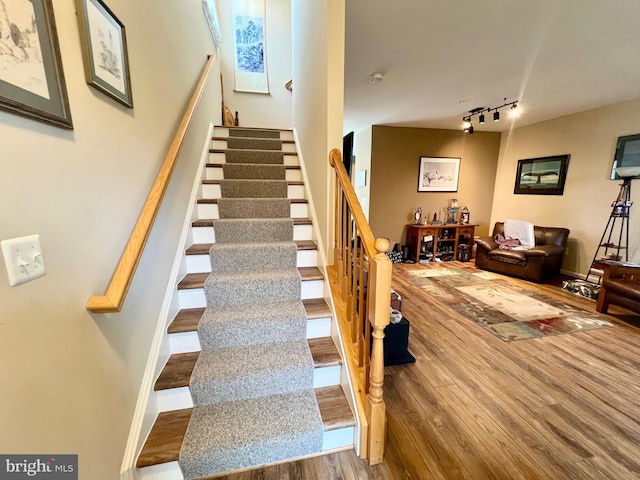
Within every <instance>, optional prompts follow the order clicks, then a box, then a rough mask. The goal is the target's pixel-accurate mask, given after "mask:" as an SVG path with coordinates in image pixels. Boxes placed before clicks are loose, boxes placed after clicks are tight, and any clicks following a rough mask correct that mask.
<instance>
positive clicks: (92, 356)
mask: <svg viewBox="0 0 640 480" xmlns="http://www.w3.org/2000/svg"><path fill="white" fill-rule="evenodd" d="M52 3H53V4H54V11H55V17H56V24H57V30H58V35H59V40H60V49H61V55H62V64H63V67H64V73H65V76H66V80H67V88H68V92H69V100H70V105H71V112H72V115H73V121H74V125H75V129H74V130H73V131H65V130H62V129H60V128H56V127H53V126H49V125H47V124H44V123H41V122H36V121H33V120H30V119H26V118H23V117H20V116H16V115H13V114H10V113H7V112H4V111H2V112H0V139H1V148H0V165H1V168H2V174H0V218H1V219H2V220H1V221H0V239H7V238H13V237H19V236H22V235H27V234H33V233H38V234H40V235H41V242H42V248H43V252H44V259H45V262H46V267H47V270H48V273H47V275H46V276H45V277H43V278H40V279H37V280H35V281H33V282H30V283H27V284H24V285H21V286H18V287H15V288H11V287H9V284H8V280H7V275H6V272H5V269H4V263H3V262H2V264H1V265H0V305H1V308H0V384H1V385H2V393H1V394H0V425H1V426H2V433H1V434H0V451H2V452H5V453H20V452H22V453H34V454H35V453H47V454H51V453H77V454H79V461H80V472H81V478H91V479H97V480H100V479H105V480H107V479H108V480H112V479H114V478H118V472H119V469H120V464H121V462H122V456H123V451H124V448H125V442H126V440H127V434H128V431H129V427H130V424H131V416H132V414H133V411H134V407H135V402H136V399H137V397H138V390H139V388H140V380H141V376H142V373H143V371H144V367H145V363H146V360H147V355H148V351H149V346H150V343H151V337H152V334H153V330H154V327H155V324H156V322H157V321H158V313H159V310H160V307H161V303H162V297H163V296H164V292H165V290H166V288H167V279H168V275H169V272H170V268H171V262H172V261H173V258H174V256H175V253H176V247H177V243H178V238H179V235H180V229H181V227H182V224H183V221H184V212H185V209H186V205H187V201H188V198H189V195H190V193H191V187H192V182H193V179H194V176H195V172H196V167H197V165H198V162H199V159H200V153H201V150H202V146H203V145H204V143H205V141H206V138H205V137H206V128H207V126H208V124H209V119H210V118H211V116H214V114H215V116H214V120H217V119H218V118H219V117H218V112H219V105H220V100H221V99H220V93H219V83H218V82H214V83H213V85H212V88H210V89H209V90H208V91H207V93H206V94H205V96H204V98H203V102H204V103H203V105H202V107H201V109H200V110H199V112H198V115H197V117H196V119H195V121H194V125H193V127H192V129H191V131H190V134H189V136H188V138H187V143H186V145H185V147H184V149H183V152H182V156H181V159H180V162H179V163H178V165H177V166H176V169H175V171H174V175H173V181H172V183H171V185H170V187H169V190H168V191H167V194H166V198H169V199H171V202H169V203H167V204H166V205H164V206H163V207H162V209H161V211H160V212H159V214H158V217H157V220H156V226H155V228H154V230H153V232H152V233H151V236H150V238H149V240H148V244H147V249H146V252H145V254H144V256H143V258H142V260H141V262H140V265H139V268H138V272H139V273H138V275H137V276H136V278H135V279H134V281H133V284H132V285H131V289H130V293H129V296H128V298H127V301H126V303H125V306H124V309H123V311H122V313H120V314H109V315H91V314H89V313H88V312H87V311H86V310H85V303H86V301H87V299H88V298H89V297H90V296H91V295H93V294H101V293H103V292H104V290H105V288H106V286H107V284H108V282H109V280H110V278H111V276H112V274H113V271H114V269H115V266H116V263H117V261H118V258H119V257H120V254H121V253H122V251H123V249H124V246H125V244H126V242H127V239H128V236H129V234H130V232H131V230H132V228H133V225H134V224H135V222H136V219H137V217H138V215H139V213H140V209H141V207H142V205H143V203H144V200H145V198H146V195H147V194H148V192H149V188H150V186H151V184H152V182H153V180H154V178H155V175H156V174H157V172H158V169H159V167H160V164H161V162H162V160H163V158H164V155H165V153H166V150H167V147H168V145H169V143H170V140H171V137H172V135H173V133H174V132H175V129H176V127H177V125H178V123H179V121H180V118H181V116H182V113H183V111H184V108H185V107H186V104H187V102H188V99H189V97H190V95H191V93H192V91H193V88H194V86H195V83H196V81H197V79H198V77H199V75H200V72H201V70H202V68H203V66H204V63H205V60H206V54H207V53H209V52H210V51H212V50H213V45H212V42H211V39H210V35H209V33H208V31H207V30H206V23H205V21H204V18H203V15H202V5H201V2H200V0H189V1H181V2H154V1H151V0H138V1H135V2H131V1H128V0H110V1H109V2H108V4H109V7H110V8H111V9H112V10H113V11H114V12H115V14H116V15H117V16H118V17H119V19H120V20H121V21H122V22H123V23H124V25H125V26H126V32H127V39H128V46H129V61H130V68H131V81H132V91H133V101H134V105H135V108H134V109H128V108H126V107H123V106H121V105H120V104H118V103H116V102H115V101H113V100H111V99H110V98H108V97H106V96H105V95H104V94H102V93H100V92H99V91H97V90H95V89H93V88H92V87H90V86H88V85H87V84H86V83H85V79H84V72H83V63H82V62H83V60H82V54H81V49H80V37H79V32H78V25H77V21H76V13H75V5H74V1H73V0H55V1H54V2H52ZM215 75H216V72H215V69H214V73H213V76H214V78H215ZM216 87H217V88H218V90H217V91H216Z"/></svg>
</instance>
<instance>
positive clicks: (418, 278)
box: [406, 266, 613, 342]
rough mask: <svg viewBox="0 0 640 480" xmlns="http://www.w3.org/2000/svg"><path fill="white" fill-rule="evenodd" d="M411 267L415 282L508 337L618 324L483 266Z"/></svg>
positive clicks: (548, 333) (528, 336)
mask: <svg viewBox="0 0 640 480" xmlns="http://www.w3.org/2000/svg"><path fill="white" fill-rule="evenodd" d="M406 273H407V275H408V278H407V280H408V281H409V282H410V283H412V284H414V285H416V286H418V287H419V288H421V289H422V290H424V291H425V292H426V293H428V294H429V295H431V296H433V297H434V298H436V299H438V300H440V301H441V302H444V303H445V304H447V305H448V306H449V307H450V308H452V309H454V310H455V311H457V312H458V313H460V314H461V315H462V316H464V317H466V318H468V319H470V320H473V321H474V322H476V323H477V324H479V325H481V326H482V327H484V328H486V329H487V330H489V331H490V332H491V333H493V334H494V335H496V336H497V337H499V338H501V339H502V340H504V341H505V342H509V341H512V340H524V339H528V338H539V337H544V336H548V335H558V334H563V333H575V332H581V331H586V330H595V329H599V328H605V327H611V326H613V324H612V323H610V322H608V321H606V320H603V319H602V318H601V317H598V316H597V315H594V314H591V313H589V312H586V311H584V310H581V309H578V308H576V307H573V306H570V305H567V304H565V303H563V302H561V301H559V300H556V299H554V298H551V297H549V296H547V295H543V294H541V293H538V292H535V291H533V290H528V289H525V288H523V287H520V286H518V285H517V284H515V283H509V282H508V281H506V280H505V279H503V278H501V277H500V276H499V275H495V274H492V273H489V272H485V271H482V270H475V269H462V268H456V267H444V266H440V267H439V268H428V269H419V270H409V271H407V272H406Z"/></svg>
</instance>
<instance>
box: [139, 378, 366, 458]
mask: <svg viewBox="0 0 640 480" xmlns="http://www.w3.org/2000/svg"><path fill="white" fill-rule="evenodd" d="M315 393H316V399H317V400H318V407H319V408H320V416H321V417H322V424H323V427H324V431H325V432H327V431H331V430H336V429H339V428H347V427H353V426H355V424H356V422H355V418H354V416H353V413H352V412H351V408H350V407H349V403H348V402H347V398H346V397H345V394H344V391H343V390H342V387H341V386H340V385H335V386H331V387H321V388H316V389H315ZM191 411H192V409H191V408H186V409H183V410H172V411H170V412H162V413H160V414H159V415H158V417H157V418H156V421H155V423H154V425H153V427H152V428H151V432H150V433H149V437H148V438H147V441H146V442H145V444H144V446H143V448H142V451H141V452H140V455H139V456H138V460H137V462H136V467H138V468H143V467H149V466H151V465H158V464H161V463H168V462H176V461H178V456H179V455H180V447H181V446H182V441H183V439H184V435H185V433H186V431H187V426H188V425H189V419H190V418H191Z"/></svg>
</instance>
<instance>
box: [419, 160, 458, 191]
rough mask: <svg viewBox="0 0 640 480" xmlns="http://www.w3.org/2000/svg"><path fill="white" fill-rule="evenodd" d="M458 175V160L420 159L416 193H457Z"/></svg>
mask: <svg viewBox="0 0 640 480" xmlns="http://www.w3.org/2000/svg"><path fill="white" fill-rule="evenodd" d="M459 174H460V159H459V158H448V157H420V167H419V170H418V191H419V192H457V191H458V176H459Z"/></svg>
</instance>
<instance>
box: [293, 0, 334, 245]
mask: <svg viewBox="0 0 640 480" xmlns="http://www.w3.org/2000/svg"><path fill="white" fill-rule="evenodd" d="M291 12H292V14H291V17H292V38H293V40H292V44H293V60H292V62H293V120H294V127H295V130H296V135H297V137H298V149H299V151H300V153H301V158H302V160H303V162H304V163H303V168H304V172H305V176H306V180H307V185H308V188H309V190H310V192H311V195H312V203H311V206H312V208H313V209H314V211H315V216H316V225H317V226H318V227H319V228H320V237H319V238H317V239H316V240H317V241H318V242H319V248H320V250H321V252H322V254H323V255H327V256H329V257H330V250H329V248H330V247H331V244H330V242H329V239H330V236H331V231H332V227H333V221H332V220H331V218H332V207H331V202H332V195H331V177H330V175H329V170H330V167H329V163H328V156H329V151H330V150H331V149H332V148H340V149H341V148H342V103H343V102H342V100H343V91H344V90H343V89H344V87H343V78H344V74H343V68H344V0H331V2H327V1H317V0H293V1H292V7H291Z"/></svg>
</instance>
